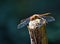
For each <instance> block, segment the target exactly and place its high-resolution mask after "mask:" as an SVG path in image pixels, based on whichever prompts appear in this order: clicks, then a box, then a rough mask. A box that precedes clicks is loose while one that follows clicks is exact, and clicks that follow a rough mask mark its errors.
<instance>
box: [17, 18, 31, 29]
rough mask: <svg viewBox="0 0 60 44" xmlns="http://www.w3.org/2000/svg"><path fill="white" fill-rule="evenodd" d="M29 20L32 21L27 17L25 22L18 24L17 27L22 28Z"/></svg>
mask: <svg viewBox="0 0 60 44" xmlns="http://www.w3.org/2000/svg"><path fill="white" fill-rule="evenodd" d="M29 21H30V19H29V18H27V19H25V20H24V21H23V22H21V23H20V24H18V26H17V29H21V28H23V27H25V26H26V25H28V23H29Z"/></svg>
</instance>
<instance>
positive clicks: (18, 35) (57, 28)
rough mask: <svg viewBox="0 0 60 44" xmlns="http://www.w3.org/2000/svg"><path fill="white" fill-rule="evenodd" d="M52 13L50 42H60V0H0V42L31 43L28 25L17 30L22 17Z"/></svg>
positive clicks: (48, 31) (11, 43)
mask: <svg viewBox="0 0 60 44" xmlns="http://www.w3.org/2000/svg"><path fill="white" fill-rule="evenodd" d="M46 12H50V13H52V14H51V16H53V17H54V18H55V20H56V21H55V22H51V23H48V24H47V26H46V28H47V29H46V32H47V37H48V42H49V44H60V0H0V44H30V38H29V33H28V29H27V27H24V28H22V29H20V30H17V24H19V22H20V20H21V19H24V18H27V17H29V16H31V15H32V14H36V13H46Z"/></svg>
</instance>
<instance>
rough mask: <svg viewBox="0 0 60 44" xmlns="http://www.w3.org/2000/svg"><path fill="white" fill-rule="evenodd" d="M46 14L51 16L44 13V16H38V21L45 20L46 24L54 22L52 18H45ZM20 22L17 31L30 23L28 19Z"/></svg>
mask: <svg viewBox="0 0 60 44" xmlns="http://www.w3.org/2000/svg"><path fill="white" fill-rule="evenodd" d="M48 14H51V13H45V14H42V15H40V19H41V18H44V19H45V20H46V23H49V22H52V21H55V18H54V17H52V16H46V15H48ZM21 21H22V22H20V24H18V26H17V29H21V28H23V27H25V26H27V25H28V24H29V22H30V17H28V18H26V19H25V20H21Z"/></svg>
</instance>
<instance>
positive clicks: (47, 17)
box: [43, 16, 55, 23]
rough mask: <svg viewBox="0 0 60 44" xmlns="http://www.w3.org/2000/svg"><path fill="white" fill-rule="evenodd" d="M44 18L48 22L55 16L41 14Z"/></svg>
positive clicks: (53, 19)
mask: <svg viewBox="0 0 60 44" xmlns="http://www.w3.org/2000/svg"><path fill="white" fill-rule="evenodd" d="M43 18H44V19H46V22H47V23H49V22H52V21H55V18H54V17H52V16H43Z"/></svg>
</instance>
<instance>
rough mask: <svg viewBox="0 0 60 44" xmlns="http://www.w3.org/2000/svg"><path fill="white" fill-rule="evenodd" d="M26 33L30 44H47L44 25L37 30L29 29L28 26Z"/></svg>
mask: <svg viewBox="0 0 60 44" xmlns="http://www.w3.org/2000/svg"><path fill="white" fill-rule="evenodd" d="M28 31H29V35H30V40H31V44H48V40H47V36H46V25H45V24H44V25H43V26H42V27H41V28H39V29H38V28H37V29H30V28H29V26H28Z"/></svg>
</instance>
